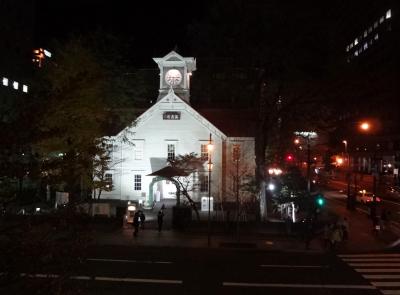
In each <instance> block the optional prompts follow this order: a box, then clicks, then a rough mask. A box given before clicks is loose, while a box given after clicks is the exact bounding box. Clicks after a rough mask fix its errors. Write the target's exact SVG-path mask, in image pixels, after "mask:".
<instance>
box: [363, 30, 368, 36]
mask: <svg viewBox="0 0 400 295" xmlns="http://www.w3.org/2000/svg"><path fill="white" fill-rule="evenodd" d="M367 36H368V31H367V30H365V31H364V38H365V37H367Z"/></svg>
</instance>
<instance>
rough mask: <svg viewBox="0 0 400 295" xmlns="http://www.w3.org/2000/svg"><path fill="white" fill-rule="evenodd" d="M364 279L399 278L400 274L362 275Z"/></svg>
mask: <svg viewBox="0 0 400 295" xmlns="http://www.w3.org/2000/svg"><path fill="white" fill-rule="evenodd" d="M363 277H364V278H365V279H375V280H376V279H378V280H379V279H383V280H386V279H400V275H363Z"/></svg>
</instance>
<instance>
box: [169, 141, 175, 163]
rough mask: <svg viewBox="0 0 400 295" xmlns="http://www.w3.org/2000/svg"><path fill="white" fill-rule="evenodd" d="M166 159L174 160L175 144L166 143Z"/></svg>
mask: <svg viewBox="0 0 400 295" xmlns="http://www.w3.org/2000/svg"><path fill="white" fill-rule="evenodd" d="M167 158H168V160H171V161H172V160H174V159H175V145H174V144H169V145H168V157H167Z"/></svg>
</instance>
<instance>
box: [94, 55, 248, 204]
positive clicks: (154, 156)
mask: <svg viewBox="0 0 400 295" xmlns="http://www.w3.org/2000/svg"><path fill="white" fill-rule="evenodd" d="M154 61H155V62H156V63H157V64H158V67H159V69H160V88H159V96H158V99H157V102H156V103H155V104H154V105H153V106H151V107H150V108H149V109H148V110H146V111H145V112H144V113H143V114H141V115H140V116H139V117H138V118H137V119H136V120H135V122H133V124H132V126H128V127H126V128H125V129H124V130H122V131H121V132H120V133H119V134H117V135H115V136H112V137H109V138H108V140H109V141H110V142H111V143H112V159H113V162H112V164H111V165H110V167H109V168H110V170H109V171H108V172H107V173H106V178H107V179H109V180H110V181H112V184H113V185H112V188H113V189H112V191H109V192H102V194H101V198H102V199H116V200H127V201H128V200H133V201H138V202H139V203H142V204H145V205H148V206H150V205H152V204H153V203H154V202H161V201H162V200H163V199H176V187H175V185H174V184H173V183H171V182H170V181H169V180H168V179H165V178H162V177H159V176H149V174H152V173H154V172H156V171H158V170H160V169H162V168H164V167H166V166H167V165H168V159H173V158H175V157H176V156H178V155H186V154H190V153H196V154H197V156H199V157H202V158H204V159H205V162H204V167H203V169H200V170H198V171H196V172H195V173H193V175H191V179H192V180H193V182H194V183H197V184H198V185H196V186H195V188H194V189H193V190H191V191H190V192H189V193H190V194H191V197H192V198H193V200H194V201H195V202H200V201H201V199H202V197H208V196H209V194H210V195H211V197H212V198H213V199H214V202H222V201H226V200H229V199H230V198H234V197H236V196H235V194H234V193H233V191H234V190H235V189H234V188H235V186H236V184H237V182H235V181H236V179H239V174H240V181H241V182H242V183H243V182H245V181H249V180H250V179H251V177H252V176H254V173H255V155H254V137H253V136H246V134H245V133H246V132H244V133H242V134H240V136H237V135H238V134H237V133H236V132H230V133H228V134H227V133H226V132H224V131H222V130H220V129H219V128H218V127H217V126H216V125H215V124H213V122H211V121H210V120H208V119H207V118H206V117H205V116H203V115H202V114H201V113H200V112H198V111H197V110H195V109H194V108H193V107H191V105H190V78H191V76H192V72H193V71H195V70H196V60H195V59H194V58H192V57H189V58H184V57H182V56H180V55H179V54H177V53H176V52H174V51H172V52H170V53H169V54H167V55H166V56H164V57H163V58H155V59H154ZM223 116H224V115H223V113H221V114H220V116H219V121H220V122H221V121H224V120H223ZM210 137H211V141H212V144H213V150H212V152H211V153H210V154H211V160H212V164H213V165H212V171H211V174H210V175H211V179H210V180H211V182H210V183H211V186H210V187H209V186H208V183H209V182H208V181H209V179H208V177H209V171H208V166H207V164H208V161H207V160H208V150H207V145H208V143H209V141H210ZM209 189H210V192H209ZM240 198H242V199H243V198H246V193H245V192H240Z"/></svg>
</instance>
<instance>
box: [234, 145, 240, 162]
mask: <svg viewBox="0 0 400 295" xmlns="http://www.w3.org/2000/svg"><path fill="white" fill-rule="evenodd" d="M232 160H233V161H239V160H240V145H239V144H234V145H233V146H232Z"/></svg>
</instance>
